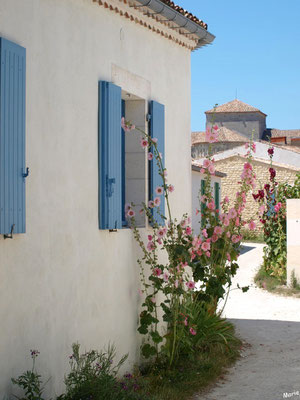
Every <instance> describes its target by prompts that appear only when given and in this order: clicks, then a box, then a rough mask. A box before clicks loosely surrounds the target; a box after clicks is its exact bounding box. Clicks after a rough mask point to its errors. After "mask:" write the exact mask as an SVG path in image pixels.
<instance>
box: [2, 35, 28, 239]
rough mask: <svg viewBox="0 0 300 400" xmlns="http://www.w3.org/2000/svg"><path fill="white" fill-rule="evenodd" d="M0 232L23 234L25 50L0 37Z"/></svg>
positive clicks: (26, 173) (25, 173)
mask: <svg viewBox="0 0 300 400" xmlns="http://www.w3.org/2000/svg"><path fill="white" fill-rule="evenodd" d="M0 59H1V68H0V233H1V234H4V235H7V234H10V233H11V232H13V233H25V178H26V176H27V175H28V172H26V170H25V79H26V50H25V49H24V48H23V47H21V46H19V45H17V44H15V43H13V42H11V41H9V40H6V39H4V38H0Z"/></svg>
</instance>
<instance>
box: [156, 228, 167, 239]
mask: <svg viewBox="0 0 300 400" xmlns="http://www.w3.org/2000/svg"><path fill="white" fill-rule="evenodd" d="M166 232H167V230H166V228H159V229H158V231H157V236H158V237H159V238H163V237H164V236H165V234H166Z"/></svg>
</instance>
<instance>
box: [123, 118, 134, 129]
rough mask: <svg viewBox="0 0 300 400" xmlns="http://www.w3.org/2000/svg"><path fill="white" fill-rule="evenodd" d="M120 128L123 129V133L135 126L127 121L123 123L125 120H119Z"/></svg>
mask: <svg viewBox="0 0 300 400" xmlns="http://www.w3.org/2000/svg"><path fill="white" fill-rule="evenodd" d="M121 127H122V129H124V131H125V132H129V131H131V130H133V129H135V126H134V125H133V124H131V123H130V122H129V121H125V118H124V117H123V118H121Z"/></svg>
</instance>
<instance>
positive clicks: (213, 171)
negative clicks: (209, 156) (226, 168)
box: [208, 164, 216, 175]
mask: <svg viewBox="0 0 300 400" xmlns="http://www.w3.org/2000/svg"><path fill="white" fill-rule="evenodd" d="M208 171H209V173H210V174H211V175H213V174H214V173H215V171H216V170H215V166H214V165H213V164H211V165H210V166H209V167H208Z"/></svg>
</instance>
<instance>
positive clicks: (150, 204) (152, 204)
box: [148, 200, 154, 208]
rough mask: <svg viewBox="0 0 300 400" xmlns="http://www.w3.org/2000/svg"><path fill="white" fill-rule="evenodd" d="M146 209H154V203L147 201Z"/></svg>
mask: <svg viewBox="0 0 300 400" xmlns="http://www.w3.org/2000/svg"><path fill="white" fill-rule="evenodd" d="M148 207H149V208H153V207H154V201H153V200H149V202H148Z"/></svg>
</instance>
